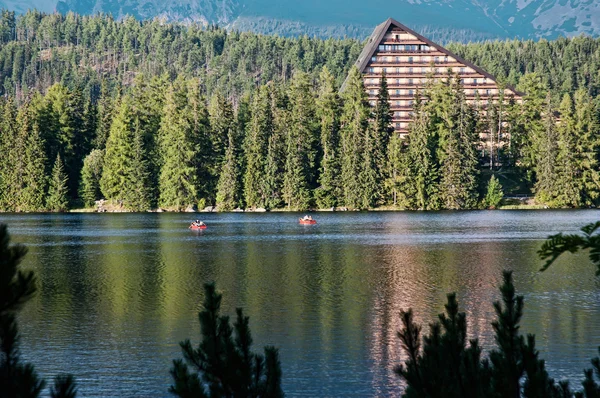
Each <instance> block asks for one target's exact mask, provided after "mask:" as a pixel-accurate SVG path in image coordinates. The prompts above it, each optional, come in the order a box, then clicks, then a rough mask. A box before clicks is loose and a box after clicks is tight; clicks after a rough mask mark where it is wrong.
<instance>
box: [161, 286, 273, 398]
mask: <svg viewBox="0 0 600 398" xmlns="http://www.w3.org/2000/svg"><path fill="white" fill-rule="evenodd" d="M204 290H205V298H204V309H203V310H202V311H201V312H200V313H199V314H198V318H199V321H200V330H201V333H202V341H201V342H200V345H199V346H198V348H196V349H194V348H193V347H192V343H191V342H190V340H185V341H183V342H182V343H181V344H180V345H181V349H182V351H183V357H184V359H185V362H184V361H183V360H181V359H176V360H174V361H173V368H172V369H171V375H172V376H173V382H174V384H173V385H172V386H171V387H170V388H169V392H170V393H172V394H174V395H177V396H179V397H185V398H191V397H264V398H279V397H283V395H284V394H283V391H282V389H281V365H280V362H279V353H278V350H277V349H276V348H274V347H265V354H264V356H262V355H259V354H254V353H252V352H251V351H250V347H251V345H252V336H251V334H250V328H249V326H248V323H249V318H248V317H247V316H244V314H243V312H242V309H241V308H238V309H237V310H236V314H237V318H236V321H235V323H234V324H233V327H232V326H231V324H230V322H229V317H228V316H225V315H220V307H221V298H222V296H221V294H219V293H217V292H216V290H215V285H214V283H210V284H206V285H205V286H204ZM188 365H189V366H190V367H192V368H193V369H194V372H190V370H189V368H188Z"/></svg>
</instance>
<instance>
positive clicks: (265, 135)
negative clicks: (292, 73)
mask: <svg viewBox="0 0 600 398" xmlns="http://www.w3.org/2000/svg"><path fill="white" fill-rule="evenodd" d="M271 99H272V98H271V94H270V92H269V90H268V87H266V86H262V87H261V88H260V89H259V91H258V93H257V94H256V96H255V97H254V101H253V103H252V117H251V119H250V122H249V124H248V127H247V128H248V132H247V134H246V141H245V143H244V147H245V150H246V156H245V157H246V172H245V174H244V198H245V201H246V205H247V206H248V207H262V206H264V203H265V193H264V192H263V190H262V179H263V177H264V173H265V157H266V154H267V145H268V142H269V137H270V136H271V135H272V134H273V113H272V110H271Z"/></svg>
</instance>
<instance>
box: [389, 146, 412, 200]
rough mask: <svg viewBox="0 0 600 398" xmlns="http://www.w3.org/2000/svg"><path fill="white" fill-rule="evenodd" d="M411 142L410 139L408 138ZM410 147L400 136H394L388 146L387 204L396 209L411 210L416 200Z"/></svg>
mask: <svg viewBox="0 0 600 398" xmlns="http://www.w3.org/2000/svg"><path fill="white" fill-rule="evenodd" d="M406 140H410V138H406ZM407 150H408V146H407V143H406V142H405V139H403V138H401V137H400V134H393V135H392V137H391V138H390V142H389V144H388V154H387V159H386V167H387V171H386V175H387V180H386V181H385V187H386V197H387V200H386V202H387V203H388V204H391V205H393V206H394V207H401V208H411V207H412V204H413V203H414V199H415V190H414V188H415V187H414V184H413V180H412V178H411V165H410V161H409V156H408V151H407Z"/></svg>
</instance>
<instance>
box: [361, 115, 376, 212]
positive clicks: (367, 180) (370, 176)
mask: <svg viewBox="0 0 600 398" xmlns="http://www.w3.org/2000/svg"><path fill="white" fill-rule="evenodd" d="M377 146H378V144H377V133H376V128H375V127H373V126H369V127H367V129H366V131H365V137H364V145H363V150H364V152H363V156H362V161H363V163H362V167H361V171H360V180H359V182H360V185H361V190H360V193H359V207H360V208H362V209H370V208H372V207H375V205H376V204H378V202H379V198H380V193H381V187H382V184H381V183H380V182H379V178H380V177H381V175H380V173H379V170H380V167H379V166H378V165H377V158H378V154H377V152H378V149H377Z"/></svg>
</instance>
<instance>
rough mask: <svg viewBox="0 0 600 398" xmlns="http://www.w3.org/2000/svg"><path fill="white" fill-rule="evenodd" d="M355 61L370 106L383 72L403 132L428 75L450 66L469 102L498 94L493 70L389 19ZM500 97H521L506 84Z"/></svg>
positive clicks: (396, 123) (445, 72)
mask: <svg viewBox="0 0 600 398" xmlns="http://www.w3.org/2000/svg"><path fill="white" fill-rule="evenodd" d="M356 66H357V67H358V69H359V70H360V72H361V73H363V75H364V83H365V89H366V90H367V93H368V95H369V102H370V103H371V105H374V104H375V101H376V99H377V94H378V90H379V88H380V85H381V77H382V75H383V74H384V73H385V76H386V80H387V84H388V89H389V93H390V102H391V104H390V105H391V109H392V112H393V126H394V129H395V131H396V132H397V133H399V134H401V135H402V136H404V135H405V134H406V133H407V132H408V124H409V123H410V121H411V112H412V107H413V101H414V97H415V94H416V93H417V90H422V89H423V88H424V87H425V84H426V81H427V78H428V76H431V75H433V76H434V78H442V77H444V76H447V75H448V71H449V70H451V71H452V73H453V74H458V75H459V76H460V79H461V82H462V84H463V86H464V89H465V94H466V96H467V100H468V101H469V102H470V103H474V102H475V101H476V99H477V98H479V103H480V104H482V106H485V105H486V104H487V103H488V101H489V100H492V101H494V100H497V99H498V98H499V95H500V91H499V88H498V84H497V83H496V79H495V78H494V77H493V76H492V75H490V74H489V73H487V72H485V71H484V70H483V69H481V68H479V67H477V66H475V65H473V64H471V63H470V62H467V61H465V60H463V59H462V58H460V57H458V56H457V55H455V54H453V53H451V52H450V51H448V50H446V49H445V48H443V47H442V46H440V45H438V44H436V43H434V42H432V41H431V40H429V39H427V38H425V37H423V36H421V35H420V34H418V33H416V32H414V31H413V30H411V29H409V28H407V27H406V26H404V25H402V24H401V23H399V22H398V21H395V20H394V19H391V18H390V19H388V20H387V21H385V22H384V23H382V24H381V25H379V26H377V27H376V28H375V30H374V32H373V34H372V35H371V37H370V38H369V41H368V43H367V45H366V46H365V48H364V49H363V51H362V53H361V54H360V56H359V59H358V60H357V62H356ZM342 90H343V87H342ZM504 96H505V97H506V98H509V97H511V96H514V97H515V98H516V99H517V100H519V99H520V95H519V93H517V92H516V91H515V90H514V89H512V88H510V87H505V88H504ZM482 138H483V137H482Z"/></svg>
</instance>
